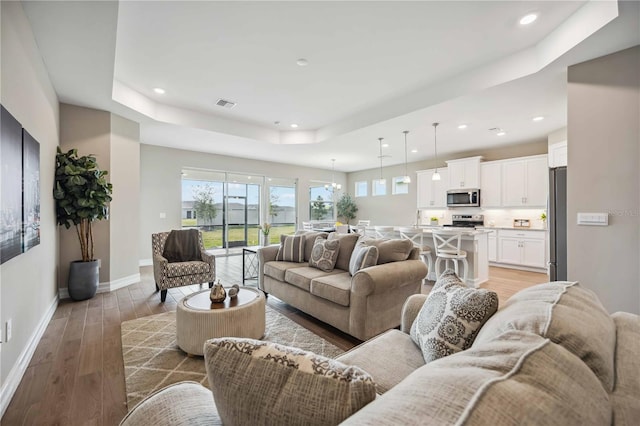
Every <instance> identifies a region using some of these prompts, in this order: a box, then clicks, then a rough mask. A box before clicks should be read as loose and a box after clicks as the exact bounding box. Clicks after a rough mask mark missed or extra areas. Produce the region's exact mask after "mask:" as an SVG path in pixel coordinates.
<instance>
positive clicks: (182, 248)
mask: <svg viewBox="0 0 640 426" xmlns="http://www.w3.org/2000/svg"><path fill="white" fill-rule="evenodd" d="M199 233H200V232H199V231H198V230H197V229H183V230H173V231H171V232H170V233H169V236H168V237H167V241H166V242H165V243H164V250H163V251H162V256H163V257H165V258H166V259H167V260H168V261H169V263H172V262H190V261H194V260H202V255H201V253H200V241H199V239H198V236H199Z"/></svg>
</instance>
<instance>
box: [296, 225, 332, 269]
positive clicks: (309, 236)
mask: <svg viewBox="0 0 640 426" xmlns="http://www.w3.org/2000/svg"><path fill="white" fill-rule="evenodd" d="M296 235H302V236H303V237H304V261H305V262H308V261H309V259H311V251H312V250H313V243H315V242H316V238H317V237H322V238H327V237H328V236H329V234H328V233H327V232H316V231H297V232H296Z"/></svg>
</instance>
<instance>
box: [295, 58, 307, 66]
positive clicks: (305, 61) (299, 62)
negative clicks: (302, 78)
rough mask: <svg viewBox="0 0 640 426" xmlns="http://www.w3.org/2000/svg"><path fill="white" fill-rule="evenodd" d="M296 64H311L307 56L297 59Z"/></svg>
mask: <svg viewBox="0 0 640 426" xmlns="http://www.w3.org/2000/svg"><path fill="white" fill-rule="evenodd" d="M296 64H298V66H301V67H306V66H307V65H309V61H307V60H306V59H305V58H300V59H298V60H297V61H296Z"/></svg>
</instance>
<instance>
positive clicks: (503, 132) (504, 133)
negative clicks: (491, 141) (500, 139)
mask: <svg viewBox="0 0 640 426" xmlns="http://www.w3.org/2000/svg"><path fill="white" fill-rule="evenodd" d="M506 134H507V132H505V131H501V132H498V133H496V135H498V136H504V135H506Z"/></svg>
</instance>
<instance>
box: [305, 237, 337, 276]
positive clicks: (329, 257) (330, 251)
mask: <svg viewBox="0 0 640 426" xmlns="http://www.w3.org/2000/svg"><path fill="white" fill-rule="evenodd" d="M339 251H340V240H325V239H324V238H322V237H317V238H316V242H315V243H313V250H312V251H311V258H310V259H309V266H312V267H314V268H317V269H320V270H321V271H325V272H331V271H333V268H335V267H336V260H338V252H339Z"/></svg>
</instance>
